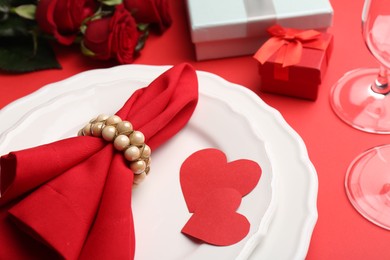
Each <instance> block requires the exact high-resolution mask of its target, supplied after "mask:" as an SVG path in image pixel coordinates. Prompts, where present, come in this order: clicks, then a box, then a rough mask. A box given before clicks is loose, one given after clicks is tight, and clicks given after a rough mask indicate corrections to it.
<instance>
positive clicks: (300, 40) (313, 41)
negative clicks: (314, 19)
mask: <svg viewBox="0 0 390 260" xmlns="http://www.w3.org/2000/svg"><path fill="white" fill-rule="evenodd" d="M267 31H268V32H269V33H270V34H271V35H272V37H271V38H270V39H269V40H267V41H266V42H265V43H264V44H263V45H262V46H261V47H260V49H259V50H258V51H257V52H256V53H255V55H254V58H255V59H257V60H258V61H259V62H260V63H261V64H264V63H265V62H266V61H267V60H268V59H269V58H270V57H271V56H272V55H274V54H275V53H277V56H276V59H275V62H276V63H279V64H282V66H283V67H287V66H292V65H295V64H297V63H299V62H300V60H301V56H302V50H303V48H313V49H320V50H325V49H326V42H325V41H324V40H323V39H321V37H320V36H321V33H320V32H318V31H315V30H305V31H302V30H297V29H292V28H283V27H281V26H280V25H273V26H271V27H270V28H268V30H267Z"/></svg>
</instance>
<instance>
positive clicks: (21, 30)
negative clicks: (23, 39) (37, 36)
mask: <svg viewBox="0 0 390 260" xmlns="http://www.w3.org/2000/svg"><path fill="white" fill-rule="evenodd" d="M34 25H35V23H34V22H33V21H30V20H26V19H23V18H22V17H19V16H15V15H10V16H9V17H8V18H7V20H5V21H2V22H0V37H15V36H28V35H30V34H31V30H32V27H33V26H34Z"/></svg>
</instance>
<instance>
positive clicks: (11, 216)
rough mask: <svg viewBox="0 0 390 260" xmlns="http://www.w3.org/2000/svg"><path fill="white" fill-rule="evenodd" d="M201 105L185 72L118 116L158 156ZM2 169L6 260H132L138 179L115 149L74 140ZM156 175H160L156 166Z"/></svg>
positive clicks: (179, 69) (168, 76) (9, 160)
mask: <svg viewBox="0 0 390 260" xmlns="http://www.w3.org/2000/svg"><path fill="white" fill-rule="evenodd" d="M197 101H198V83H197V77H196V73H195V71H194V69H193V68H192V67H191V66H190V65H188V64H180V65H177V66H175V67H173V68H171V69H170V70H168V71H166V72H165V73H163V74H162V75H161V76H160V77H158V78H157V79H155V80H154V81H153V82H152V83H151V84H150V85H149V86H148V87H146V88H142V89H139V90H137V91H136V92H134V94H133V95H132V96H131V97H130V99H129V100H128V101H127V102H126V104H125V105H124V106H123V108H122V109H120V110H119V111H118V112H117V115H118V116H120V117H121V118H122V119H123V120H128V121H130V122H131V123H132V124H133V126H134V129H136V130H139V131H141V132H143V133H144V135H145V138H146V144H148V145H149V146H150V147H151V149H152V151H153V150H154V149H156V148H157V147H158V146H159V145H161V144H162V143H164V142H165V141H167V140H168V139H169V138H171V137H172V136H173V135H175V134H176V133H177V132H178V131H180V129H181V128H182V127H184V125H185V124H186V123H187V122H188V120H189V119H190V117H191V115H192V113H193V111H194V109H195V107H196V104H197ZM103 112H104V111H97V114H99V113H103ZM86 123H87V122H86ZM0 163H1V168H0V181H1V182H0V184H1V185H0V188H1V194H2V197H1V198H0V259H13V260H15V259H58V258H60V259H61V258H64V259H132V258H134V249H135V235H134V225H133V217H132V210H131V191H132V183H133V176H134V175H133V173H132V172H131V170H130V169H129V167H128V163H126V162H125V160H124V158H123V155H122V153H121V152H116V151H115V150H114V148H113V145H112V144H111V143H107V142H105V141H104V140H103V139H101V138H96V137H90V136H81V137H74V138H69V139H64V140H61V141H57V142H54V143H51V144H46V145H42V146H39V147H35V148H31V149H26V150H22V151H18V152H12V153H10V154H8V155H4V156H2V157H1V161H0ZM150 174H159V173H158V169H153V163H152V166H151V173H150ZM142 185H147V179H146V181H145V183H143V184H141V186H142ZM140 188H142V187H140ZM140 232H142V231H140Z"/></svg>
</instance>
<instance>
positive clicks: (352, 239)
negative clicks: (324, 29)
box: [0, 0, 390, 260]
mask: <svg viewBox="0 0 390 260" xmlns="http://www.w3.org/2000/svg"><path fill="white" fill-rule="evenodd" d="M171 3H172V4H171V6H172V12H173V13H172V14H173V20H174V23H173V26H172V27H171V28H170V29H169V30H168V31H167V32H166V33H165V34H164V35H163V36H161V37H156V36H151V37H149V39H148V41H147V43H146V46H145V48H144V49H143V50H142V52H141V56H140V57H139V58H138V59H137V60H136V62H135V63H137V64H148V65H173V64H177V63H179V62H183V61H186V62H189V63H191V64H193V66H194V67H195V68H196V69H198V70H205V71H209V72H212V73H215V74H217V75H220V76H222V77H224V78H225V79H227V80H229V81H231V82H234V83H238V84H240V85H243V86H246V87H248V88H249V89H251V90H253V91H255V92H256V93H258V94H259V96H260V97H261V98H262V99H263V100H264V101H265V102H266V103H268V104H269V105H270V106H272V107H274V108H276V109H277V110H279V111H280V112H281V113H282V115H283V116H284V118H285V119H286V121H287V122H288V123H289V124H290V125H291V126H292V127H293V128H294V129H295V130H296V131H297V132H298V134H299V135H300V136H301V137H302V138H303V140H304V142H305V143H306V146H307V149H308V153H309V156H310V159H311V161H312V162H313V164H314V166H315V168H316V170H317V173H318V179H319V190H318V213H319V218H318V222H317V224H316V226H315V229H314V232H313V236H312V240H311V243H310V247H309V251H308V255H307V259H316V260H318V259H326V260H328V259H390V250H389V242H390V232H389V231H386V230H384V229H382V228H379V227H377V226H375V225H373V224H371V223H370V222H368V221H367V220H366V219H364V218H363V217H362V216H361V215H360V214H359V213H357V211H356V210H355V209H354V208H353V207H352V205H351V204H350V203H349V201H348V199H347V196H346V194H345V189H344V177H345V171H346V169H347V167H348V165H349V163H350V162H351V161H352V160H353V159H354V158H355V157H356V156H357V155H358V154H359V153H361V152H362V151H364V150H366V149H368V148H370V147H373V146H376V145H379V144H385V143H390V136H386V135H383V136H382V135H375V134H368V133H363V132H360V131H358V130H355V129H353V128H351V127H350V126H348V125H346V124H344V123H343V122H341V121H340V120H339V119H338V118H337V117H336V115H335V114H334V113H333V111H332V109H331V107H330V104H329V91H330V88H331V86H332V84H334V83H335V82H336V81H337V80H338V79H339V78H340V77H341V76H342V75H343V74H344V73H345V72H347V71H349V70H351V69H355V68H358V67H367V66H368V67H375V66H377V63H376V61H375V60H374V58H373V57H372V56H371V55H370V53H369V51H368V50H367V48H366V47H365V45H364V42H363V40H362V37H361V33H360V24H361V22H360V17H361V9H362V5H363V0H344V1H337V0H331V4H332V6H333V8H334V23H333V26H332V27H331V28H330V29H329V32H330V33H333V34H334V40H335V42H334V51H333V55H332V58H331V60H330V64H329V68H328V71H327V74H326V76H325V79H324V81H323V84H322V85H321V87H320V92H319V98H318V100H317V101H315V102H310V101H304V100H299V99H294V98H289V97H282V96H277V95H272V94H264V93H261V92H259V78H258V74H257V64H256V61H255V60H254V59H253V58H252V57H250V56H245V57H238V58H228V59H219V60H212V61H202V62H196V61H195V54H194V49H193V46H192V44H191V40H190V33H189V29H188V23H187V14H186V9H185V4H184V1H183V0H181V1H178V0H171ZM56 52H57V54H58V58H59V60H60V63H61V64H62V66H63V69H62V70H46V71H41V72H34V73H28V74H22V75H9V74H0V108H2V107H4V106H6V105H7V104H9V103H10V102H12V101H14V100H16V99H18V98H20V97H23V96H25V95H27V94H29V93H31V92H33V91H35V90H37V89H39V88H40V87H42V86H44V85H46V84H48V83H52V82H57V81H59V80H62V79H65V78H67V77H69V76H73V75H74V74H77V73H79V72H82V71H85V70H89V69H94V68H103V67H110V66H114V65H116V64H115V63H113V62H97V61H93V60H91V59H89V58H86V57H83V56H82V55H81V54H80V52H79V50H78V47H73V48H69V47H66V48H64V47H59V46H56ZM6 123H7V122H1V124H6Z"/></svg>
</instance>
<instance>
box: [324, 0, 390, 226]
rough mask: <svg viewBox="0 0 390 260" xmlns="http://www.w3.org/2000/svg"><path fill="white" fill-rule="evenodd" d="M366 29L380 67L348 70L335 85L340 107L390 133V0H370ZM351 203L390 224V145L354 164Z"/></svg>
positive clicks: (360, 123)
mask: <svg viewBox="0 0 390 260" xmlns="http://www.w3.org/2000/svg"><path fill="white" fill-rule="evenodd" d="M362 34H363V38H364V40H365V43H366V45H367V47H368V49H369V50H370V52H371V54H372V55H373V56H374V57H375V58H376V59H377V60H378V61H379V63H380V64H381V65H380V68H379V69H378V68H376V69H375V68H360V69H356V70H353V71H350V72H348V73H346V74H345V75H344V76H343V77H342V78H341V79H340V80H339V81H338V82H337V83H336V84H335V85H334V86H333V88H332V90H331V96H330V103H331V105H332V108H333V110H334V111H335V113H336V114H337V115H338V116H339V117H340V118H341V119H342V120H344V121H345V122H346V123H348V124H350V125H351V126H353V127H355V128H357V129H359V130H362V131H365V132H370V133H377V134H390V100H389V99H390V94H389V93H390V86H389V84H388V80H389V73H388V69H389V68H390V0H365V2H364V6H363V12H362ZM345 187H346V191H347V195H348V198H349V200H350V201H351V203H352V205H353V206H354V207H355V208H356V209H357V210H358V212H360V213H361V214H362V215H363V216H364V217H365V218H367V219H368V220H370V221H371V222H373V223H375V224H377V225H378V226H380V227H383V228H385V229H389V230H390V145H383V146H378V147H374V148H372V149H369V150H367V151H365V152H363V153H362V154H360V155H359V156H358V157H357V158H356V159H355V160H354V161H353V162H352V163H351V165H350V166H349V168H348V170H347V175H346V179H345Z"/></svg>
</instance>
